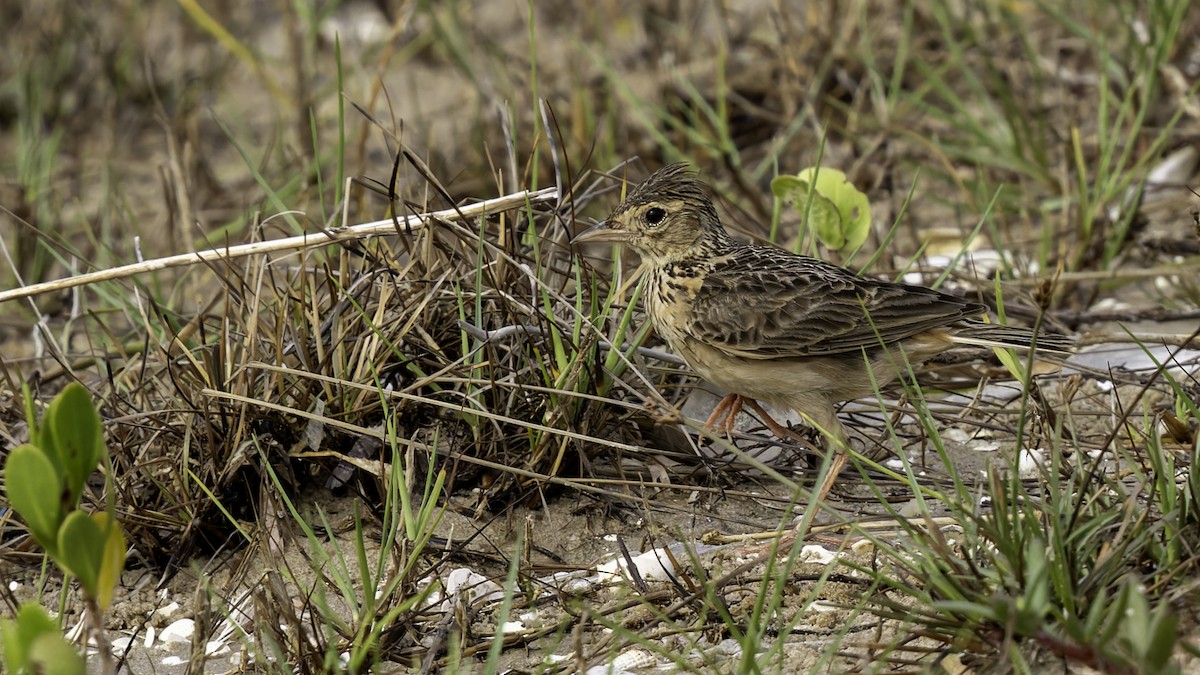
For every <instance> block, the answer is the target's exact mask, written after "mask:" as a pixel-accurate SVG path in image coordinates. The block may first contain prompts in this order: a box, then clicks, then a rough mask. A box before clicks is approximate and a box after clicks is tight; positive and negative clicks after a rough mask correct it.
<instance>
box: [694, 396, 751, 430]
mask: <svg viewBox="0 0 1200 675" xmlns="http://www.w3.org/2000/svg"><path fill="white" fill-rule="evenodd" d="M749 400H750V399H747V398H744V397H743V396H742V395H741V394H727V395H726V396H725V398H723V399H721V401H720V402H719V403H717V407H715V408H713V411H712V414H711V415H709V416H708V420H707V421H706V422H705V423H704V428H705V429H708V430H709V431H713V430H715V429H716V428H717V424H718V423H720V424H721V427H720V428H721V431H722V432H723V433H724V434H725V435H726V436H728V435H729V434H730V433H732V432H733V424H734V422H735V421H736V420H737V416H738V414H739V413H741V412H742V405H743V404H744V403H745V402H746V401H749ZM751 403H752V404H753V405H754V406H757V405H758V404H757V403H755V402H754V401H751ZM722 417H723V418H724V420H722ZM722 421H723V423H722Z"/></svg>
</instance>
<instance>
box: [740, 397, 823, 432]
mask: <svg viewBox="0 0 1200 675" xmlns="http://www.w3.org/2000/svg"><path fill="white" fill-rule="evenodd" d="M744 403H745V405H746V407H748V408H750V409H751V410H753V411H754V414H755V415H758V417H759V419H761V420H762V423H763V424H764V425H766V427H767V429H770V431H771V433H773V434H775V436H776V437H778V438H790V439H792V440H793V441H800V442H801V443H803V442H805V441H807V440H808V439H806V438H805V437H804V436H803V435H802V434H798V433H796V432H795V431H793V430H792V429H790V428H789V427H785V426H783V425H782V424H780V423H779V422H776V421H775V418H774V417H771V415H770V413H768V412H767V411H766V410H764V409H763V407H762V406H761V405H759V403H758V401H755V400H754V399H752V398H747V399H745V401H744Z"/></svg>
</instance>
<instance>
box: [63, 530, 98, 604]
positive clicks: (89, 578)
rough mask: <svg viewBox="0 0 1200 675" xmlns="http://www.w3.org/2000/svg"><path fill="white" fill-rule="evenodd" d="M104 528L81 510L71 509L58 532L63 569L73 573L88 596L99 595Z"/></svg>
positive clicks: (96, 596)
mask: <svg viewBox="0 0 1200 675" xmlns="http://www.w3.org/2000/svg"><path fill="white" fill-rule="evenodd" d="M106 543H107V542H106V536H105V533H104V530H103V529H101V527H100V525H99V524H97V523H96V521H95V520H93V519H92V518H91V517H89V516H88V515H87V514H86V513H84V512H83V511H72V512H71V513H70V515H68V516H67V518H66V520H65V521H63V525H62V528H60V529H59V531H58V547H59V557H58V558H56V560H58V563H59V564H60V565H62V567H63V569H65V570H66V571H68V572H70V573H71V574H74V575H75V576H76V577H77V578H78V579H79V583H80V584H81V585H82V586H83V590H84V592H86V593H87V594H88V597H91V598H99V597H100V593H99V584H100V569H101V567H102V566H103V564H104V548H105V545H106Z"/></svg>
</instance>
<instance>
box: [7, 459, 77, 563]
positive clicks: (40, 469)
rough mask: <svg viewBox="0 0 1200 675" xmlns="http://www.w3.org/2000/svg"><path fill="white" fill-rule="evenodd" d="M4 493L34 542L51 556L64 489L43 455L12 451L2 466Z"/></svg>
mask: <svg viewBox="0 0 1200 675" xmlns="http://www.w3.org/2000/svg"><path fill="white" fill-rule="evenodd" d="M4 489H5V492H7V493H8V500H9V501H10V502H12V505H13V508H14V509H16V511H17V513H19V514H21V517H22V518H24V519H25V523H26V524H27V525H29V531H30V532H31V533H33V538H34V539H36V540H37V542H38V543H39V544H41V546H42V548H44V549H46V551H47V552H48V553H50V555H51V556H54V554H55V552H56V551H57V550H58V529H59V526H60V525H62V520H63V515H62V502H61V500H60V498H59V496H60V494H61V493H62V491H63V486H62V479H61V478H60V477H59V475H58V472H57V471H56V470H55V468H54V464H53V463H52V462H51V461H50V459H49V458H48V457H47V456H46V453H44V452H43V451H42V450H41V449H40V448H35V447H34V446H32V445H19V446H17V447H15V448H13V450H12V452H11V453H9V455H8V461H7V462H6V463H5V465H4Z"/></svg>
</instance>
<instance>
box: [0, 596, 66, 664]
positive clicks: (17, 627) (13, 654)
mask: <svg viewBox="0 0 1200 675" xmlns="http://www.w3.org/2000/svg"><path fill="white" fill-rule="evenodd" d="M58 632H59V630H58V624H57V623H55V622H54V619H52V618H51V617H50V614H49V612H47V611H46V610H45V609H43V608H42V607H41V605H38V604H37V603H33V602H27V603H25V604H23V605H21V607H20V608H19V609H18V610H17V617H16V618H15V619H6V620H3V621H0V645H3V647H4V671H5V672H7V673H19V672H22V670H25V671H29V670H31V669H30V668H29V653H30V650H31V648H32V647H33V643H34V642H35V641H36V640H37V639H38V637H40V636H42V635H45V634H47V633H49V634H58Z"/></svg>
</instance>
